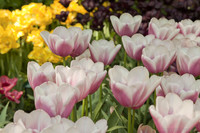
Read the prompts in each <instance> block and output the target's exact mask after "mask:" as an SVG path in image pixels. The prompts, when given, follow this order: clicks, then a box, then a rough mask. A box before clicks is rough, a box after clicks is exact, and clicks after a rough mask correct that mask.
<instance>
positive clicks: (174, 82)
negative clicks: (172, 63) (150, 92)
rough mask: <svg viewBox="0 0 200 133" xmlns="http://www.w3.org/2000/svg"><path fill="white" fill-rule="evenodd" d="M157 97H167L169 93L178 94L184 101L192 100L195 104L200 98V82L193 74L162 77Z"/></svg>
mask: <svg viewBox="0 0 200 133" xmlns="http://www.w3.org/2000/svg"><path fill="white" fill-rule="evenodd" d="M160 86H161V87H160V89H158V90H157V94H158V95H157V96H166V95H167V94H168V93H176V94H177V95H178V96H179V97H180V98H181V99H182V100H186V99H190V100H192V101H193V102H194V103H195V101H196V100H197V98H198V97H199V91H200V80H195V78H194V76H193V75H191V74H188V73H186V74H184V75H182V76H180V75H178V74H175V73H174V74H171V75H169V76H164V77H162V80H161V84H160Z"/></svg>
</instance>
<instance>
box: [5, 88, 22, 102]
mask: <svg viewBox="0 0 200 133" xmlns="http://www.w3.org/2000/svg"><path fill="white" fill-rule="evenodd" d="M22 94H23V91H17V90H13V91H12V92H7V93H5V96H6V97H7V98H8V99H9V100H11V101H14V102H16V103H20V101H19V99H20V98H21V96H22Z"/></svg>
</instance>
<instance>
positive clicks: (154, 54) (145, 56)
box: [142, 39, 176, 73]
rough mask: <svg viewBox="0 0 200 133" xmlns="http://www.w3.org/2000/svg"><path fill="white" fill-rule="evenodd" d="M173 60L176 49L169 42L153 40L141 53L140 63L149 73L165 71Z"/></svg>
mask: <svg viewBox="0 0 200 133" xmlns="http://www.w3.org/2000/svg"><path fill="white" fill-rule="evenodd" d="M175 59H176V48H175V47H174V44H173V43H172V42H171V41H169V40H164V41H162V40H159V39H155V40H153V41H152V43H151V44H150V45H148V46H146V47H145V48H144V49H143V51H142V62H143V64H144V66H145V67H146V68H147V69H148V70H149V72H151V73H159V72H163V71H165V70H167V68H168V67H169V66H170V65H171V64H172V63H173V62H174V60H175Z"/></svg>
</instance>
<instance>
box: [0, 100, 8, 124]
mask: <svg viewBox="0 0 200 133" xmlns="http://www.w3.org/2000/svg"><path fill="white" fill-rule="evenodd" d="M8 105H9V102H8V103H7V104H6V106H5V107H4V108H3V110H2V111H1V115H0V123H4V122H5V121H6V116H7V109H8ZM0 125H1V124H0Z"/></svg>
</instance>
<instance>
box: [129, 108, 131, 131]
mask: <svg viewBox="0 0 200 133" xmlns="http://www.w3.org/2000/svg"><path fill="white" fill-rule="evenodd" d="M128 133H131V108H128Z"/></svg>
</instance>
